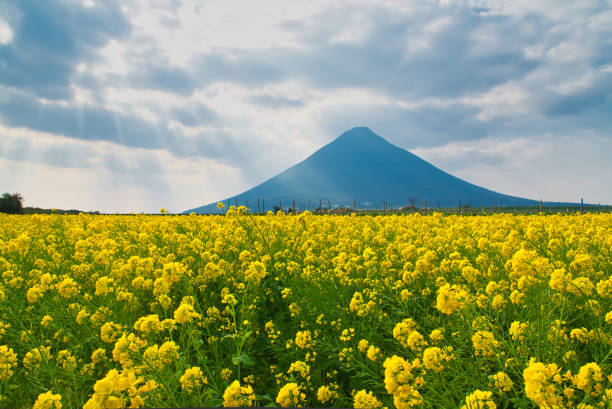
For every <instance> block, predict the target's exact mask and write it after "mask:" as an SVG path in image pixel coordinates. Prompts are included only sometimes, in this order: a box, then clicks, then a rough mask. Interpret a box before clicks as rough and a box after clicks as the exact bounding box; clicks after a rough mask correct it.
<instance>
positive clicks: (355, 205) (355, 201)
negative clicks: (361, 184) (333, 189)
mask: <svg viewBox="0 0 612 409" xmlns="http://www.w3.org/2000/svg"><path fill="white" fill-rule="evenodd" d="M353 210H357V199H353Z"/></svg>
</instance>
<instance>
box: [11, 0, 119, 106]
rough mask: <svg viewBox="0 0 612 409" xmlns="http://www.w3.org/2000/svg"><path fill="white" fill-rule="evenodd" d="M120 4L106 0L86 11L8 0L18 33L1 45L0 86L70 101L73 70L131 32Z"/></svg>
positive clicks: (61, 4) (55, 3)
mask: <svg viewBox="0 0 612 409" xmlns="http://www.w3.org/2000/svg"><path fill="white" fill-rule="evenodd" d="M120 4H121V3H120V2H119V1H115V0H107V1H96V2H95V6H93V7H82V6H80V5H79V4H77V3H75V2H68V1H37V0H19V1H16V0H8V6H7V9H8V10H11V11H12V12H11V16H12V18H11V21H10V23H12V24H11V25H12V27H13V31H14V32H15V34H14V38H13V41H12V42H10V43H9V44H8V45H7V46H4V47H0V61H3V62H4V63H3V64H2V66H1V67H0V84H3V85H6V86H11V87H15V88H19V89H22V90H27V91H28V92H31V93H33V94H35V95H37V96H39V97H43V98H47V99H66V98H69V97H70V96H71V88H70V77H71V75H72V74H73V72H74V70H75V67H76V66H77V65H78V64H79V63H80V62H81V61H88V60H91V59H92V58H95V54H94V53H95V51H96V50H97V49H98V48H100V47H102V46H104V45H105V44H106V43H107V42H108V41H109V40H110V39H111V38H115V37H121V36H123V35H125V34H126V33H127V32H128V31H129V24H128V22H127V20H126V18H125V16H124V15H123V14H122V13H121V10H120Z"/></svg>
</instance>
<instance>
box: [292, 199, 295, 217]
mask: <svg viewBox="0 0 612 409" xmlns="http://www.w3.org/2000/svg"><path fill="white" fill-rule="evenodd" d="M291 213H293V214H295V199H293V202H292V206H291Z"/></svg>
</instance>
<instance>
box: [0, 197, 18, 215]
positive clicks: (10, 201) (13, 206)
mask: <svg viewBox="0 0 612 409" xmlns="http://www.w3.org/2000/svg"><path fill="white" fill-rule="evenodd" d="M0 213H8V214H21V213H23V198H22V197H21V195H20V194H19V193H13V194H10V193H4V194H3V195H2V197H0Z"/></svg>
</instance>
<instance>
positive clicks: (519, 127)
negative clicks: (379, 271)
mask: <svg viewBox="0 0 612 409" xmlns="http://www.w3.org/2000/svg"><path fill="white" fill-rule="evenodd" d="M355 126H367V127H369V128H371V129H372V130H373V131H374V132H376V133H377V134H379V135H380V136H382V137H384V138H385V139H387V140H388V141H389V142H391V143H393V144H395V145H397V146H399V147H401V148H404V149H408V150H409V151H411V152H413V153H415V154H417V155H419V156H420V157H422V158H423V159H425V160H427V161H430V162H431V163H432V164H434V165H436V166H438V167H440V168H441V169H443V170H445V171H447V172H449V173H451V174H453V175H455V176H458V177H461V178H463V179H465V180H467V181H469V182H472V183H475V184H478V185H480V186H483V187H486V188H489V189H492V190H496V191H498V192H501V193H505V194H510V195H515V196H522V197H527V198H532V199H543V200H545V201H579V200H580V198H584V200H585V202H589V203H598V202H601V203H608V204H612V1H591V0H580V1H567V2H566V1H558V0H554V1H553V0H550V1H549V0H538V1H533V0H514V1H501V0H491V1H485V0H478V1H470V0H461V1H459V0H458V1H454V0H439V1H426V0H419V1H409V0H398V1H396V0H353V1H340V0H330V1H327V0H261V1H247V0H242V1H236V0H221V1H199V0H121V1H119V0H108V1H105V0H99V1H98V0H53V1H40V0H0V191H1V192H19V193H21V195H22V196H23V197H24V200H25V203H24V204H25V205H26V206H38V207H45V208H51V207H55V208H62V209H80V210H84V211H89V210H99V211H103V212H157V211H159V209H160V208H162V207H163V208H166V209H168V211H170V212H180V211H183V210H185V209H189V208H193V207H197V206H200V205H204V204H208V203H210V202H214V201H217V200H220V199H223V198H225V197H228V196H232V195H234V194H238V193H240V192H242V191H244V190H247V189H248V188H250V187H252V186H254V185H257V184H259V183H261V182H263V181H265V180H267V179H268V178H270V177H272V176H274V175H276V174H277V173H279V172H281V171H283V170H285V169H286V168H288V167H290V166H292V165H294V164H295V163H297V162H299V161H301V160H303V159H305V158H306V157H307V156H308V155H310V154H311V153H313V152H314V151H316V150H317V149H319V148H320V147H322V146H324V145H325V144H327V143H329V142H331V141H332V140H333V139H334V138H336V137H337V136H339V135H340V134H341V133H342V132H344V131H346V130H348V129H350V128H353V127H355ZM1 192H0V193H1Z"/></svg>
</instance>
